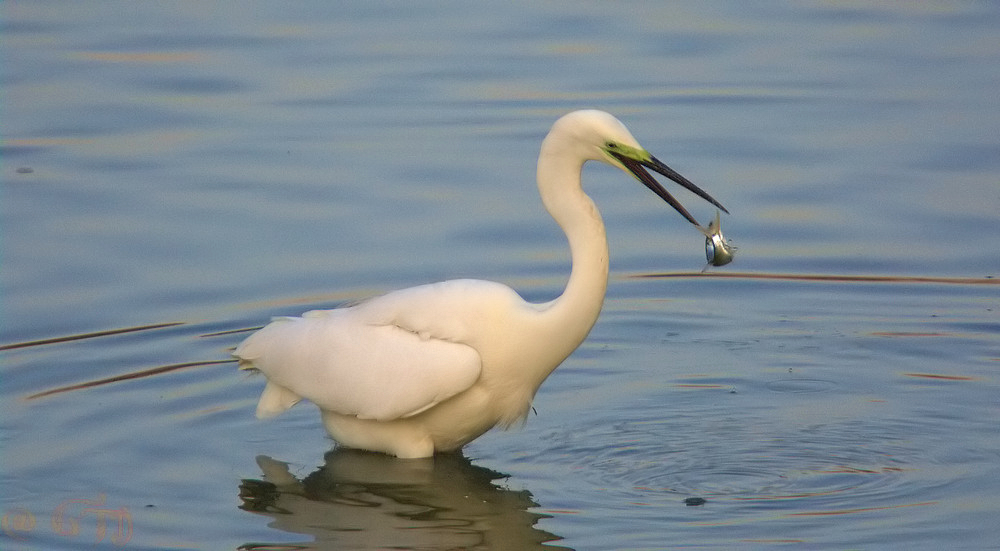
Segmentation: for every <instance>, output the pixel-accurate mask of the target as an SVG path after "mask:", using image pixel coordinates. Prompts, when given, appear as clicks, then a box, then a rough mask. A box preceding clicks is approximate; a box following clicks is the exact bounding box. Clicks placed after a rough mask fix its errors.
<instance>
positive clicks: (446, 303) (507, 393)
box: [233, 111, 725, 458]
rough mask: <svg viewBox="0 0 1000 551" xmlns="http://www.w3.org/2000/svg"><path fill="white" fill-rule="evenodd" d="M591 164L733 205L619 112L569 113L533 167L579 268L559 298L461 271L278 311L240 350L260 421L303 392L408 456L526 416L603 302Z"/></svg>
mask: <svg viewBox="0 0 1000 551" xmlns="http://www.w3.org/2000/svg"><path fill="white" fill-rule="evenodd" d="M587 161H600V162H603V163H607V164H610V165H612V166H616V167H618V168H620V169H622V170H625V171H626V172H628V173H630V174H632V175H633V176H635V177H636V178H637V179H639V180H640V181H641V182H642V183H643V184H645V185H646V186H647V187H649V189H651V190H652V191H654V192H655V193H656V194H657V195H659V196H660V197H661V198H663V199H664V200H665V201H667V202H668V203H669V204H670V205H672V206H673V207H674V208H675V209H676V210H677V211H678V212H680V213H681V214H682V215H683V216H684V217H685V218H686V219H687V220H688V221H690V222H691V223H693V224H695V225H697V222H695V220H694V218H693V217H692V216H691V215H690V214H689V213H688V212H687V210H685V209H684V207H683V206H681V205H680V203H678V202H677V201H676V200H675V199H674V198H673V197H672V196H671V195H670V194H669V193H667V191H666V190H664V189H663V187H662V186H660V184H659V183H658V182H656V180H654V179H653V178H652V176H650V174H649V173H648V172H646V170H645V169H646V168H649V169H651V170H654V171H656V172H658V173H660V174H662V175H664V176H666V177H668V178H670V179H671V180H673V181H674V182H676V183H678V184H680V185H681V186H683V187H685V188H687V189H689V190H691V191H693V192H694V193H696V194H697V195H699V196H700V197H702V198H704V199H705V200H707V201H709V202H711V203H712V204H714V205H716V206H718V207H719V208H720V209H722V210H725V208H724V207H722V205H720V204H719V203H718V202H717V201H716V200H715V199H713V198H712V197H711V196H709V195H708V194H707V193H705V192H704V191H702V190H701V189H700V188H698V187H697V186H695V185H694V184H692V183H691V182H689V181H688V180H687V179H685V178H684V177H683V176H681V175H680V174H678V173H677V172H675V171H673V170H672V169H670V168H669V167H667V166H666V165H664V164H663V163H661V162H660V161H658V160H657V159H656V158H655V157H653V156H652V155H650V154H649V153H648V152H647V151H646V150H644V149H643V148H642V147H641V146H640V145H639V144H638V142H636V140H635V138H633V137H632V135H631V134H630V133H629V131H628V129H626V128H625V126H624V125H623V124H622V123H621V122H619V121H618V120H617V119H615V118H614V117H613V116H611V115H609V114H607V113H604V112H601V111H575V112H572V113H569V114H567V115H565V116H563V117H562V118H560V119H559V120H558V121H556V123H555V124H554V125H553V126H552V130H551V131H550V132H549V134H548V136H546V137H545V140H544V141H543V142H542V147H541V152H540V154H539V156H538V172H537V179H538V191H539V193H540V194H541V198H542V203H543V204H544V205H545V208H546V210H548V212H549V213H550V214H551V215H552V217H553V218H554V219H555V221H556V222H557V223H558V224H559V226H560V227H561V228H562V229H563V231H564V232H565V233H566V237H567V239H568V241H569V247H570V252H571V257H572V271H571V273H570V277H569V281H568V283H567V285H566V289H565V291H564V292H563V293H562V295H561V296H559V297H558V298H556V299H555V300H552V301H550V302H545V303H540V304H536V303H530V302H526V301H525V300H523V299H522V298H521V297H520V296H518V294H517V293H516V292H515V291H514V290H512V289H511V288H509V287H507V286H505V285H501V284H499V283H493V282H490V281H479V280H470V279H462V280H453V281H445V282H441V283H434V284H429V285H421V286H418V287H411V288H409V289H403V290H399V291H394V292H390V293H388V294H385V295H382V296H379V297H376V298H372V299H370V300H367V301H365V302H362V303H360V304H356V305H353V306H349V307H345V308H337V309H333V310H314V311H311V312H306V313H305V314H303V316H302V317H285V318H278V319H275V320H274V321H272V322H271V323H270V324H268V325H267V326H265V327H264V328H262V329H261V330H259V331H258V332H256V333H254V334H253V335H251V336H250V337H248V338H247V339H246V340H245V341H243V342H242V343H241V344H240V345H239V346H238V347H237V348H236V350H235V352H234V353H233V354H234V356H236V357H237V358H238V359H239V361H240V365H241V367H242V368H244V369H256V370H259V371H260V372H262V373H263V374H264V375H265V377H266V378H267V385H266V386H265V388H264V391H263V393H262V394H261V397H260V401H259V403H258V405H257V416H258V417H261V418H265V417H272V416H274V415H277V414H279V413H281V412H283V411H285V410H286V409H288V408H290V407H291V406H293V405H294V404H295V403H297V402H298V401H299V400H301V399H303V398H305V399H307V400H309V401H311V402H313V403H314V404H316V405H317V406H318V407H319V409H320V411H321V414H322V418H323V424H324V425H325V427H326V430H327V431H328V432H329V433H330V435H331V436H332V437H333V438H334V439H335V440H336V441H337V442H339V443H340V444H341V445H344V446H348V447H353V448H362V449H367V450H373V451H379V452H384V453H388V454H392V455H396V456H399V457H406V458H413V457H427V456H431V455H433V454H434V453H435V452H447V451H453V450H457V449H459V448H461V447H462V446H463V445H465V444H466V443H468V442H470V441H472V440H473V439H475V438H477V437H478V436H480V435H481V434H483V433H484V432H486V431H488V430H489V429H491V428H493V427H495V426H500V427H505V428H506V427H510V426H511V425H514V424H516V423H518V422H520V421H522V420H523V419H524V418H525V417H526V415H527V413H528V411H529V410H530V408H531V402H532V399H533V398H534V396H535V392H536V391H537V390H538V387H539V386H541V384H542V382H543V381H544V380H545V378H546V377H548V376H549V374H550V373H552V371H553V370H554V369H555V368H556V367H557V366H558V365H559V364H560V363H561V362H562V361H563V360H564V359H566V357H567V356H569V355H570V353H572V352H573V350H575V349H576V348H577V346H579V345H580V343H581V342H583V340H584V339H585V338H586V336H587V334H588V333H589V332H590V329H591V327H593V325H594V323H595V322H596V321H597V316H598V314H599V313H600V311H601V306H602V304H603V302H604V293H605V290H606V288H607V283H608V243H607V236H606V234H605V230H604V223H603V221H602V220H601V215H600V213H599V212H598V211H597V208H596V206H595V205H594V203H593V201H591V199H590V198H589V197H588V196H587V195H586V194H585V193H584V192H583V189H582V188H581V185H580V175H581V171H582V168H583V165H584V163H586V162H587Z"/></svg>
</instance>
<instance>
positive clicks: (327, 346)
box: [234, 308, 482, 421]
mask: <svg viewBox="0 0 1000 551" xmlns="http://www.w3.org/2000/svg"><path fill="white" fill-rule="evenodd" d="M234 355H235V356H237V357H238V358H240V359H241V360H242V362H241V363H250V364H252V366H253V367H254V368H256V369H258V370H260V371H261V372H262V373H264V375H266V376H267V379H268V381H269V384H268V386H269V387H270V385H271V384H272V383H273V384H274V385H276V386H277V387H279V388H280V389H282V390H284V391H285V393H287V394H285V393H280V394H275V393H276V392H277V391H275V392H273V393H271V394H272V397H271V399H272V400H277V399H278V398H280V400H277V402H276V403H277V404H279V407H280V406H283V405H284V404H287V403H289V402H290V401H291V398H290V397H289V396H288V395H289V394H290V395H292V396H301V397H303V398H306V399H308V400H310V401H312V402H313V403H315V404H316V405H318V406H319V407H320V408H322V409H325V410H329V411H335V412H337V413H341V414H345V415H356V416H358V417H360V418H364V419H376V420H380V421H385V420H391V419H399V418H402V417H408V416H411V415H416V414H417V413H420V412H421V411H424V410H426V409H428V408H430V407H433V406H434V405H436V404H438V403H440V402H441V401H444V400H447V399H448V398H450V397H452V396H454V395H456V394H458V393H460V392H462V391H464V390H466V389H468V388H469V387H470V386H472V384H473V383H475V381H476V380H477V379H478V378H479V374H480V371H481V368H482V360H481V358H480V356H479V353H478V352H477V351H476V350H475V349H474V348H472V347H471V346H469V345H467V344H462V343H459V342H454V341H452V340H448V339H442V338H437V337H435V336H433V335H432V334H431V333H430V332H426V331H424V332H415V331H411V330H409V329H406V328H403V327H400V326H399V325H396V324H394V323H371V322H369V321H368V320H366V319H365V316H364V315H363V312H359V311H358V310H357V309H355V308H346V309H338V310H326V311H322V313H321V312H316V311H314V312H309V313H308V315H307V316H304V317H301V318H279V319H276V320H275V321H273V322H272V323H271V324H269V325H267V326H265V327H264V328H263V329H261V330H260V331H258V332H257V333H254V334H253V335H251V336H250V337H249V338H247V339H246V340H245V341H244V342H243V343H242V344H240V346H239V347H237V349H236V351H235V352H234ZM268 394H269V393H268V392H267V391H265V394H264V396H262V398H261V401H262V403H263V401H264V398H265V397H267V396H268ZM292 403H294V402H292ZM287 407H291V404H289V405H288V406H286V407H285V409H287ZM265 411H267V412H272V411H273V409H269V408H266V407H265ZM281 411H283V409H282V410H281ZM277 413H280V411H278V412H273V413H272V414H273V415H276V414H277Z"/></svg>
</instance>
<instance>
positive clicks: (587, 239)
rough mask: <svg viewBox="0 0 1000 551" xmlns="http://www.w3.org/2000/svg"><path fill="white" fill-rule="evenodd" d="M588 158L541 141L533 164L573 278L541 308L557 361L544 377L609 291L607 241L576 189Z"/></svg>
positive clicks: (578, 339) (579, 338) (580, 336)
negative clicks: (555, 333)
mask: <svg viewBox="0 0 1000 551" xmlns="http://www.w3.org/2000/svg"><path fill="white" fill-rule="evenodd" d="M550 136H551V134H550ZM586 161H587V158H586V157H584V156H582V155H581V154H580V152H579V151H576V150H574V149H573V148H572V147H570V146H568V144H566V143H563V142H558V141H555V140H551V139H546V140H545V141H544V142H542V149H541V154H540V155H539V158H538V174H537V178H538V191H539V193H540V194H541V198H542V203H543V204H544V205H545V209H546V210H547V211H548V212H549V214H550V215H552V218H554V219H555V221H556V223H558V224H559V226H560V227H561V228H562V230H563V232H565V234H566V238H567V239H568V240H569V248H570V257H571V261H572V272H571V273H570V277H569V282H568V283H567V284H566V289H565V290H564V291H563V293H562V295H561V296H560V297H559V298H557V299H555V300H553V301H551V302H548V303H545V304H543V305H540V308H541V311H542V314H543V315H544V316H545V318H546V319H547V323H546V324H545V325H544V326H545V327H551V328H553V330H555V331H558V334H559V336H558V338H553V339H551V341H550V342H551V343H552V345H553V347H554V348H555V349H553V350H551V352H552V354H553V355H558V356H559V358H558V361H557V362H556V365H552V366H551V368H550V369H549V370H548V371H547V372H546V373H544V374H539V375H541V377H542V379H544V378H545V377H546V376H548V374H549V373H551V371H552V370H553V369H555V368H556V366H557V365H558V363H559V362H561V361H562V360H563V359H565V358H566V357H567V356H569V354H570V353H571V352H573V350H575V349H576V347H577V346H579V345H580V343H582V342H583V340H584V339H585V338H586V337H587V334H588V333H589V332H590V329H591V328H592V327H593V326H594V323H595V322H596V321H597V316H598V315H599V314H600V313H601V306H602V304H603V303H604V293H605V291H606V289H607V287H608V240H607V237H606V235H605V230H604V221H603V220H602V219H601V214H600V213H599V212H598V210H597V207H596V206H595V205H594V202H593V201H592V200H591V199H590V197H588V196H587V195H586V194H585V193H584V192H583V188H582V187H581V184H580V180H581V173H582V171H583V165H584V163H585V162H586Z"/></svg>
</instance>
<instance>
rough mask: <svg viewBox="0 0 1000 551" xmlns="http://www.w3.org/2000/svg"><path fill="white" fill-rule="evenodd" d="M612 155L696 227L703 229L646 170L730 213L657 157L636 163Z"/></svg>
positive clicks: (623, 157)
mask: <svg viewBox="0 0 1000 551" xmlns="http://www.w3.org/2000/svg"><path fill="white" fill-rule="evenodd" d="M612 155H614V156H615V158H616V159H618V161H619V162H621V164H623V165H625V168H627V169H628V171H629V172H631V173H632V175H633V176H635V177H636V178H637V179H638V180H639V181H640V182H642V183H643V184H645V186H646V187H648V188H649V189H650V190H652V191H653V193H655V194H657V195H659V196H660V198H661V199H663V200H664V201H666V202H667V203H669V204H670V206H672V207H674V210H676V211H677V212H679V213H680V214H681V216H683V217H684V218H686V219H687V221H688V222H691V223H692V224H694V225H695V226H698V227H701V225H700V224H698V222H697V221H696V220H695V219H694V217H693V216H691V213H689V212H688V211H687V209H685V208H684V205H681V204H680V203H679V202H678V201H677V199H674V197H673V196H672V195H670V193H668V192H667V190H666V189H664V188H663V186H661V185H660V183H659V182H657V181H656V179H655V178H653V177H652V176H651V175H650V174H649V173H648V172H646V170H645V168H649V169H651V170H653V171H655V172H657V173H659V174H662V175H664V176H666V177H667V178H670V180H671V181H673V182H675V183H676V184H678V185H680V186H681V187H683V188H685V189H687V190H688V191H690V192H692V193H694V194H695V195H697V196H698V197H701V198H702V199H704V200H706V201H708V202H709V203H712V204H713V205H715V206H716V207H719V209H721V210H722V211H723V212H725V213H726V214H729V211H728V210H727V209H726V207H724V206H722V204H721V203H719V202H718V201H716V200H715V198H713V197H712V196H711V195H709V194H708V193H707V192H705V191H704V190H703V189H701V188H700V187H698V186H696V185H694V184H693V183H691V181H690V180H688V179H687V178H685V177H683V176H681V175H680V174H679V173H678V172H677V171H676V170H674V169H672V168H670V167H669V166H667V165H665V164H663V163H661V162H660V161H659V160H658V159H657V158H656V157H653V156H652V155H650V156H649V160H648V161H636V160H633V159H630V158H628V157H625V156H623V155H618V154H615V153H612ZM643 167H645V168H643Z"/></svg>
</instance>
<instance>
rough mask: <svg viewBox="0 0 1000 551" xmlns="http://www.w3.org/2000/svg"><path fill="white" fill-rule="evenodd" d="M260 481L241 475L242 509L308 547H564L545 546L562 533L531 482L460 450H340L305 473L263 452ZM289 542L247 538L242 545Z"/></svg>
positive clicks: (280, 546) (252, 546)
mask: <svg viewBox="0 0 1000 551" xmlns="http://www.w3.org/2000/svg"><path fill="white" fill-rule="evenodd" d="M257 464H258V465H259V466H260V469H261V471H262V473H263V479H262V480H254V479H245V480H243V481H242V482H241V483H240V489H239V495H240V500H241V501H242V504H241V505H240V506H239V507H240V509H243V510H245V511H250V512H253V513H257V514H261V515H267V516H269V517H271V518H273V519H274V520H273V522H271V523H270V526H271V527H272V528H276V529H279V530H282V531H284V532H289V533H293V534H307V535H310V536H312V537H313V538H314V540H313V541H311V542H309V543H308V544H303V545H305V546H306V547H307V548H313V547H314V546H318V547H320V548H326V546H329V545H334V546H336V548H338V549H339V548H355V547H358V548H360V547H364V548H385V549H396V548H400V549H402V548H406V549H410V548H415V549H469V548H485V549H568V548H565V547H558V546H556V547H553V546H551V545H542V544H544V543H546V542H552V541H557V540H559V539H561V538H560V537H558V536H556V535H554V534H551V533H549V532H545V531H543V530H539V529H538V528H536V527H535V524H536V523H537V522H538V521H539V520H540V519H544V518H549V517H548V515H543V514H539V513H535V512H532V511H531V510H530V509H531V508H533V507H537V506H538V504H537V503H535V502H534V501H533V499H532V496H531V494H530V493H529V492H528V491H527V490H510V489H507V488H504V487H503V486H501V485H498V484H496V482H495V481H497V480H500V479H503V478H506V476H505V475H503V474H501V473H498V472H496V471H492V470H490V469H486V468H483V467H478V466H475V465H473V464H472V463H471V462H470V461H469V460H468V459H467V458H465V457H464V456H462V455H460V454H445V455H438V456H436V457H434V458H431V459H397V458H394V457H389V456H386V455H382V454H376V453H369V452H363V451H357V450H349V449H334V450H332V451H330V452H329V453H327V454H326V457H325V462H324V464H323V465H322V466H320V467H319V468H318V469H316V470H315V471H314V472H313V473H311V474H309V475H308V476H306V477H305V478H302V479H299V478H297V477H295V476H294V475H293V474H292V473H291V472H290V471H289V469H288V465H287V464H286V463H283V462H281V461H276V460H274V459H272V458H270V457H267V456H258V457H257ZM264 548H266V549H293V548H299V547H297V546H295V545H292V546H289V544H287V543H286V544H268V543H261V542H256V543H247V544H245V545H242V546H240V549H264Z"/></svg>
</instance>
